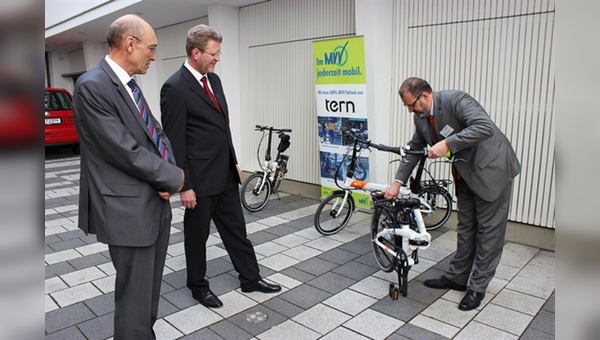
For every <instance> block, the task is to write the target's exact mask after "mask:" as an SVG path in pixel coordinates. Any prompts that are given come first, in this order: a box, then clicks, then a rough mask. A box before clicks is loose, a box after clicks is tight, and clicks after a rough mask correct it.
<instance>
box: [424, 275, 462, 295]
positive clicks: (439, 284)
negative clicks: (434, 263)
mask: <svg viewBox="0 0 600 340" xmlns="http://www.w3.org/2000/svg"><path fill="white" fill-rule="evenodd" d="M423 284H424V285H425V287H429V288H435V289H454V290H460V291H461V292H464V291H465V290H467V286H463V285H459V284H458V283H454V282H452V281H450V280H448V279H447V278H446V277H445V276H443V275H442V277H440V278H439V279H427V280H425V281H424V282H423Z"/></svg>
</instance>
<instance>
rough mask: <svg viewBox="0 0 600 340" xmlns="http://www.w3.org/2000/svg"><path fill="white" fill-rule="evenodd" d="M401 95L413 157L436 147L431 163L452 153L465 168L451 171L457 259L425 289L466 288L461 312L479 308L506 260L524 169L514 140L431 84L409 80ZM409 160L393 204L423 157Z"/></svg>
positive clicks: (466, 101)
mask: <svg viewBox="0 0 600 340" xmlns="http://www.w3.org/2000/svg"><path fill="white" fill-rule="evenodd" d="M398 94H399V95H400V100H402V102H403V103H404V106H405V107H406V108H408V110H409V112H411V113H414V123H415V132H414V134H413V137H412V139H411V140H410V142H409V143H408V145H409V146H410V147H411V148H413V149H419V148H423V147H426V146H427V145H430V146H431V148H430V149H429V152H428V157H429V158H439V157H444V156H446V155H447V153H448V152H451V153H452V154H453V155H454V156H455V158H456V159H458V160H459V161H458V162H455V163H453V164H454V165H453V171H452V174H453V176H454V180H455V183H456V186H455V190H456V197H457V199H458V226H457V229H458V238H457V250H456V254H455V255H454V258H453V259H452V261H451V262H450V268H449V269H448V271H447V272H446V274H445V275H443V276H442V277H440V278H439V279H428V280H425V282H424V284H425V286H427V287H430V288H436V289H454V290H459V291H465V290H467V288H468V291H467V294H466V295H465V296H464V298H463V299H462V300H461V302H460V304H459V305H458V308H459V309H460V310H471V309H474V308H477V307H478V306H479V305H480V303H481V300H483V298H484V297H485V291H486V289H487V286H488V285H489V283H490V281H491V280H492V278H493V277H494V274H495V272H496V268H497V267H498V264H499V262H500V258H501V256H502V248H503V247H504V238H505V234H506V224H507V220H508V207H509V203H510V197H511V191H512V181H513V178H514V177H516V176H517V175H518V174H519V172H520V171H521V165H520V164H519V160H518V159H517V156H516V154H515V151H514V150H513V148H512V146H511V144H510V142H509V140H508V138H506V136H505V135H504V134H503V133H502V132H501V131H500V129H499V128H498V127H497V126H496V125H495V124H494V122H493V121H492V120H491V118H490V116H489V115H488V114H487V112H486V111H485V110H484V109H483V107H482V106H481V105H480V104H479V103H478V102H477V101H476V100H475V99H474V98H473V97H471V96H470V95H469V94H467V93H465V92H462V91H457V90H450V91H439V92H434V91H433V90H432V89H431V86H430V85H429V84H428V83H427V81H425V80H423V79H420V78H416V77H411V78H408V79H406V80H405V81H404V82H403V83H402V85H401V86H400V89H399V90H398ZM406 160H407V162H403V163H401V164H400V166H399V167H398V171H397V172H396V175H395V180H394V183H393V184H392V185H391V186H390V187H389V188H388V189H387V190H386V191H385V192H384V195H385V197H386V198H388V199H391V198H395V197H397V196H398V192H399V190H400V186H401V185H402V184H404V183H407V180H408V177H409V176H410V174H411V173H412V171H413V169H414V167H415V166H416V165H417V162H418V161H419V156H417V155H407V157H406Z"/></svg>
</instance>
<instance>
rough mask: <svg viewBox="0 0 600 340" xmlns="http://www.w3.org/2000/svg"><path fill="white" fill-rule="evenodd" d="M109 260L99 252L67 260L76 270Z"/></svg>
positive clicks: (108, 261)
mask: <svg viewBox="0 0 600 340" xmlns="http://www.w3.org/2000/svg"><path fill="white" fill-rule="evenodd" d="M110 262H111V261H110V259H109V258H106V256H104V255H102V254H100V253H98V254H91V255H87V256H84V257H79V258H76V259H73V260H70V261H69V263H70V264H71V265H72V266H73V267H74V268H75V269H77V270H80V269H83V268H88V267H92V266H97V265H101V264H104V263H110Z"/></svg>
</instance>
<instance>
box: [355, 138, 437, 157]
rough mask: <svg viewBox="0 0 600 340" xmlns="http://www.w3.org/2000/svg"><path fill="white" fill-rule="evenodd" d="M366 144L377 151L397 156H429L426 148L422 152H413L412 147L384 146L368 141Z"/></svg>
mask: <svg viewBox="0 0 600 340" xmlns="http://www.w3.org/2000/svg"><path fill="white" fill-rule="evenodd" d="M366 144H367V145H368V146H371V147H374V148H375V149H377V150H381V151H386V152H392V153H395V154H397V155H401V156H403V155H404V154H410V155H426V154H427V149H426V148H423V149H421V150H411V149H410V146H397V147H392V146H387V145H383V144H374V143H371V141H366Z"/></svg>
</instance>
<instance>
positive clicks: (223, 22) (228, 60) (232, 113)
mask: <svg viewBox="0 0 600 340" xmlns="http://www.w3.org/2000/svg"><path fill="white" fill-rule="evenodd" d="M239 22H240V18H239V9H238V8H237V7H232V6H225V5H212V6H209V7H208V24H209V26H211V27H213V28H215V29H216V30H217V31H219V32H220V33H221V34H222V35H223V43H222V44H221V53H222V55H221V61H220V62H219V63H218V64H217V67H216V68H215V73H217V74H218V75H219V77H221V81H222V82H223V91H225V96H226V98H227V106H228V108H229V118H230V126H231V134H232V136H233V144H234V147H235V149H236V151H238V152H239V150H241V149H242V148H241V145H240V144H239V143H240V142H241V141H240V140H239V139H240V137H239V136H241V135H242V133H241V124H240V121H241V115H242V114H243V108H241V107H240V98H241V89H240V34H239V26H240V25H239ZM239 157H240V155H238V158H239Z"/></svg>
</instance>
